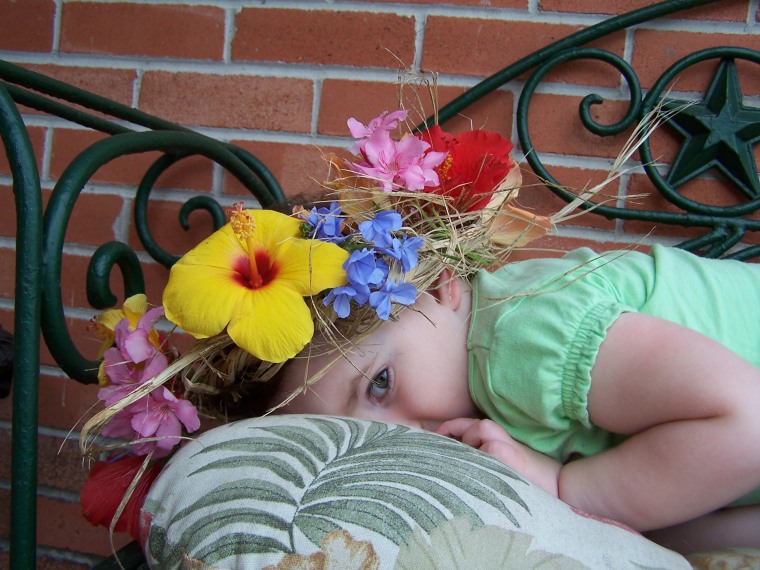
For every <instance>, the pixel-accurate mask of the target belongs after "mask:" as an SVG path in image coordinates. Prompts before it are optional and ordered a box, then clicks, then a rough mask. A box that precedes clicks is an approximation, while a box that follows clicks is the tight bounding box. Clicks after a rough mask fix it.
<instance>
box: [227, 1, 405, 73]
mask: <svg viewBox="0 0 760 570" xmlns="http://www.w3.org/2000/svg"><path fill="white" fill-rule="evenodd" d="M235 23H236V28H237V31H236V33H235V39H234V40H233V42H232V58H233V59H234V60H247V61H284V62H288V63H311V64H321V65H352V66H359V67H385V68H392V69H396V68H398V67H399V62H401V66H402V67H407V66H410V65H411V64H412V62H413V59H414V36H415V32H414V18H412V17H407V16H399V15H396V14H383V13H361V12H354V11H328V10H296V9H279V8H264V7H260V8H245V9H243V10H242V11H241V12H240V13H239V14H238V16H237V18H236V22H235Z"/></svg>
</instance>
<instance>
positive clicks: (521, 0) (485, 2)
mask: <svg viewBox="0 0 760 570" xmlns="http://www.w3.org/2000/svg"><path fill="white" fill-rule="evenodd" d="M350 1H352V0H336V3H337V4H340V3H341V2H350ZM374 1H375V2H393V3H394V4H412V5H414V4H435V5H441V4H442V2H439V1H438V0H401V1H399V0H374ZM445 3H446V4H450V5H454V6H472V7H474V8H494V9H496V8H523V9H527V7H528V0H446V2H445Z"/></svg>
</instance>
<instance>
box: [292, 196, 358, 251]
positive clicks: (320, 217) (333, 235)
mask: <svg viewBox="0 0 760 570" xmlns="http://www.w3.org/2000/svg"><path fill="white" fill-rule="evenodd" d="M301 217H302V218H303V220H304V221H305V222H306V223H307V224H309V225H310V226H311V227H312V228H314V232H313V233H312V235H311V237H313V238H317V239H321V240H323V241H329V242H332V243H340V242H342V241H343V240H344V239H346V237H348V236H344V235H343V234H342V231H341V229H342V227H341V226H342V225H343V216H342V212H341V209H340V205H339V204H338V203H337V202H331V203H330V207H329V208H312V209H311V212H309V216H308V217H306V216H304V215H302V216H301Z"/></svg>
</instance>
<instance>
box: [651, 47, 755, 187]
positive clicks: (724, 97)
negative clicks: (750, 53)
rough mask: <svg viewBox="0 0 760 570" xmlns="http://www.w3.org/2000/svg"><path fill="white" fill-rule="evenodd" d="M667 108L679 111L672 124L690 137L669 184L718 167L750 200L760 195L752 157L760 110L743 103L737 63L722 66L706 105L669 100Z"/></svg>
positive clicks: (729, 61)
mask: <svg viewBox="0 0 760 570" xmlns="http://www.w3.org/2000/svg"><path fill="white" fill-rule="evenodd" d="M684 106H685V107H684ZM682 107H683V108H682ZM663 108H664V110H665V111H675V110H678V112H677V113H675V114H674V115H673V116H672V117H671V118H670V119H669V121H668V124H669V125H670V126H672V127H673V128H675V129H676V130H677V131H678V132H680V133H681V134H682V135H683V136H684V137H685V141H684V143H683V146H682V147H681V149H680V150H679V152H678V156H676V159H675V160H674V161H673V164H672V165H671V168H670V171H669V172H668V177H667V181H668V183H670V184H671V185H672V186H673V187H678V186H681V185H683V184H685V183H686V182H688V181H689V180H691V179H692V178H695V177H696V176H699V175H700V174H702V173H703V172H705V171H706V170H709V169H710V168H715V169H717V170H718V171H720V172H722V173H723V174H724V175H725V176H726V177H727V178H729V179H730V180H731V181H733V182H734V184H736V185H737V186H738V187H739V188H740V189H741V190H742V191H743V192H744V193H745V194H746V195H747V196H749V197H750V198H756V197H758V196H760V181H758V172H757V165H756V163H755V157H754V154H753V152H752V147H753V145H754V144H755V143H757V142H758V141H760V109H758V108H755V107H747V106H745V105H743V104H742V93H741V89H740V87H739V77H738V74H737V71H736V64H735V62H734V60H733V59H724V60H723V61H721V63H720V65H719V66H718V69H717V71H716V72H715V75H714V76H713V79H712V83H711V85H710V88H709V89H708V91H707V94H706V95H705V97H704V99H703V100H702V102H701V103H693V102H690V101H679V100H674V99H666V100H664V101H663ZM679 109H680V110H679Z"/></svg>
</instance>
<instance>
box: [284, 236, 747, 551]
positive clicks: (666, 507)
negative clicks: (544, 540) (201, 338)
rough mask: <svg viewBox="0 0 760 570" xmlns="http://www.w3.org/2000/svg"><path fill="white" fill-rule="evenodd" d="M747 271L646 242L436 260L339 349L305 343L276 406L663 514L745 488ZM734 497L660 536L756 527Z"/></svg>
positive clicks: (709, 542)
mask: <svg viewBox="0 0 760 570" xmlns="http://www.w3.org/2000/svg"><path fill="white" fill-rule="evenodd" d="M759 286H760V267H758V266H754V265H750V264H744V263H741V262H738V261H723V260H721V261H717V260H705V259H702V258H698V257H696V256H694V255H691V254H689V253H686V252H683V251H680V250H676V249H671V248H666V247H660V246H655V247H654V248H653V250H652V253H651V255H647V254H644V253H640V252H636V251H620V252H610V253H606V254H603V255H597V254H595V253H594V252H592V251H591V250H588V249H581V250H577V251H574V252H571V253H569V254H568V255H566V256H565V257H563V258H561V259H537V260H531V261H524V262H519V263H514V264H509V265H507V266H505V267H504V268H502V269H499V270H497V271H496V272H494V273H488V272H486V271H482V272H480V273H478V274H477V275H476V276H475V278H474V279H472V282H471V283H467V282H466V281H463V280H462V279H459V278H452V277H451V276H450V274H449V273H448V272H447V271H444V272H443V273H442V274H441V277H440V280H439V282H438V283H437V284H436V287H435V288H433V289H431V290H430V291H429V292H428V293H426V294H424V295H422V296H421V298H420V299H419V300H418V301H417V302H416V303H415V305H414V308H415V309H416V310H412V309H407V310H405V311H404V312H403V313H401V315H400V317H399V320H398V321H397V322H390V323H387V324H384V325H382V326H381V327H380V328H379V329H378V330H377V331H375V332H373V333H372V334H370V335H369V336H367V337H365V338H364V339H363V340H362V341H361V342H360V343H359V344H358V345H357V346H356V347H355V348H354V350H352V351H351V353H350V354H346V355H345V356H344V357H343V358H341V359H340V360H339V361H338V362H337V363H334V364H331V362H333V361H334V353H331V352H325V351H320V353H319V354H318V355H316V356H315V355H313V354H311V353H312V352H314V351H319V349H320V347H319V342H318V341H316V342H315V343H313V345H314V346H310V347H308V348H307V349H306V350H305V351H304V352H303V353H301V354H300V355H299V356H298V357H296V359H294V361H293V362H291V363H290V364H288V365H287V367H286V368H285V369H284V373H283V382H282V385H281V387H280V394H279V395H278V397H279V396H284V395H286V394H288V393H290V392H291V391H293V390H297V389H298V388H299V387H300V386H303V385H304V378H308V376H309V374H310V373H313V372H315V371H320V370H322V369H324V368H325V367H330V368H329V373H328V374H326V375H325V376H324V377H323V378H321V379H320V380H319V382H318V383H315V384H313V385H312V386H310V388H309V389H308V390H307V391H305V392H304V393H303V394H301V395H299V396H298V397H296V398H294V399H293V400H292V401H291V402H290V403H289V404H288V405H287V406H286V407H284V411H286V412H292V413H319V414H332V415H342V416H357V417H363V418H368V419H375V420H382V421H389V422H395V423H401V424H405V425H410V426H415V427H420V428H423V429H427V430H431V431H436V432H437V433H440V434H443V435H447V436H452V437H455V438H457V439H460V440H461V441H463V442H464V443H467V444H469V445H472V446H474V447H476V448H479V449H481V450H482V451H485V452H486V453H489V454H491V455H493V456H495V457H496V458H498V459H500V460H502V461H503V462H504V463H506V464H507V465H509V466H511V467H513V468H514V469H515V470H516V471H518V472H519V473H521V474H522V475H523V476H525V477H526V478H527V479H529V480H531V481H532V482H534V483H536V484H538V485H540V486H541V487H542V488H544V489H545V490H546V491H548V492H550V493H552V494H553V495H555V496H557V497H559V498H560V499H562V500H563V501H565V502H567V503H569V504H571V505H573V506H575V507H578V508H580V509H582V510H584V511H587V512H590V513H593V514H596V515H600V516H605V517H608V518H611V519H614V520H617V521H620V522H623V523H625V524H628V525H629V526H631V527H633V528H635V529H637V530H641V531H647V530H651V529H657V528H662V527H666V526H671V525H675V524H677V523H682V522H683V521H687V520H691V519H696V518H699V517H702V516H703V515H706V514H707V513H710V512H712V511H716V510H717V509H719V508H721V507H724V506H726V505H729V504H731V503H732V502H734V501H736V500H737V499H740V498H741V499H740V501H739V503H741V504H746V503H752V504H756V503H760V414H759V413H758V410H760V407H759V406H760V368H759V366H760V350H759V348H760V347H758V338H759V337H758V334H757V332H756V329H757V322H758V320H757V315H760V297H759V296H758V295H757V294H756V291H757V290H758V287H759ZM279 399H281V398H279ZM275 400H278V398H275ZM484 417H487V418H489V419H483V418H484ZM504 428H505V429H504ZM733 515H735V516H734V517H733V518H734V523H735V524H733V525H730V521H727V520H726V519H727V517H726V513H723V514H722V515H721V518H720V519H719V521H720V524H719V525H718V526H717V527H715V526H712V525H707V523H709V519H705V518H703V519H702V520H701V521H700V523H699V531H700V532H701V533H702V534H706V535H707V536H701V537H698V536H695V532H696V531H690V530H689V529H688V528H685V529H681V530H683V532H679V534H677V535H676V534H675V530H673V531H671V532H670V533H669V534H668V535H666V534H664V533H661V535H660V536H661V540H662V541H666V540H667V541H668V544H670V546H671V547H674V548H676V547H678V548H679V549H681V550H685V551H689V550H696V549H705V548H711V549H712V548H716V547H718V546H719V545H723V546H726V545H732V546H758V545H760V508H758V507H757V506H750V507H743V508H736V509H733ZM729 518H730V517H729ZM729 525H730V526H729ZM693 526H696V525H693ZM718 533H721V534H718ZM653 536H654V535H653ZM674 536H678V537H680V539H679V540H687V539H688V541H689V542H688V543H679V542H676V541H675V539H674V538H673V537H674ZM686 537H688V538H686Z"/></svg>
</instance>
